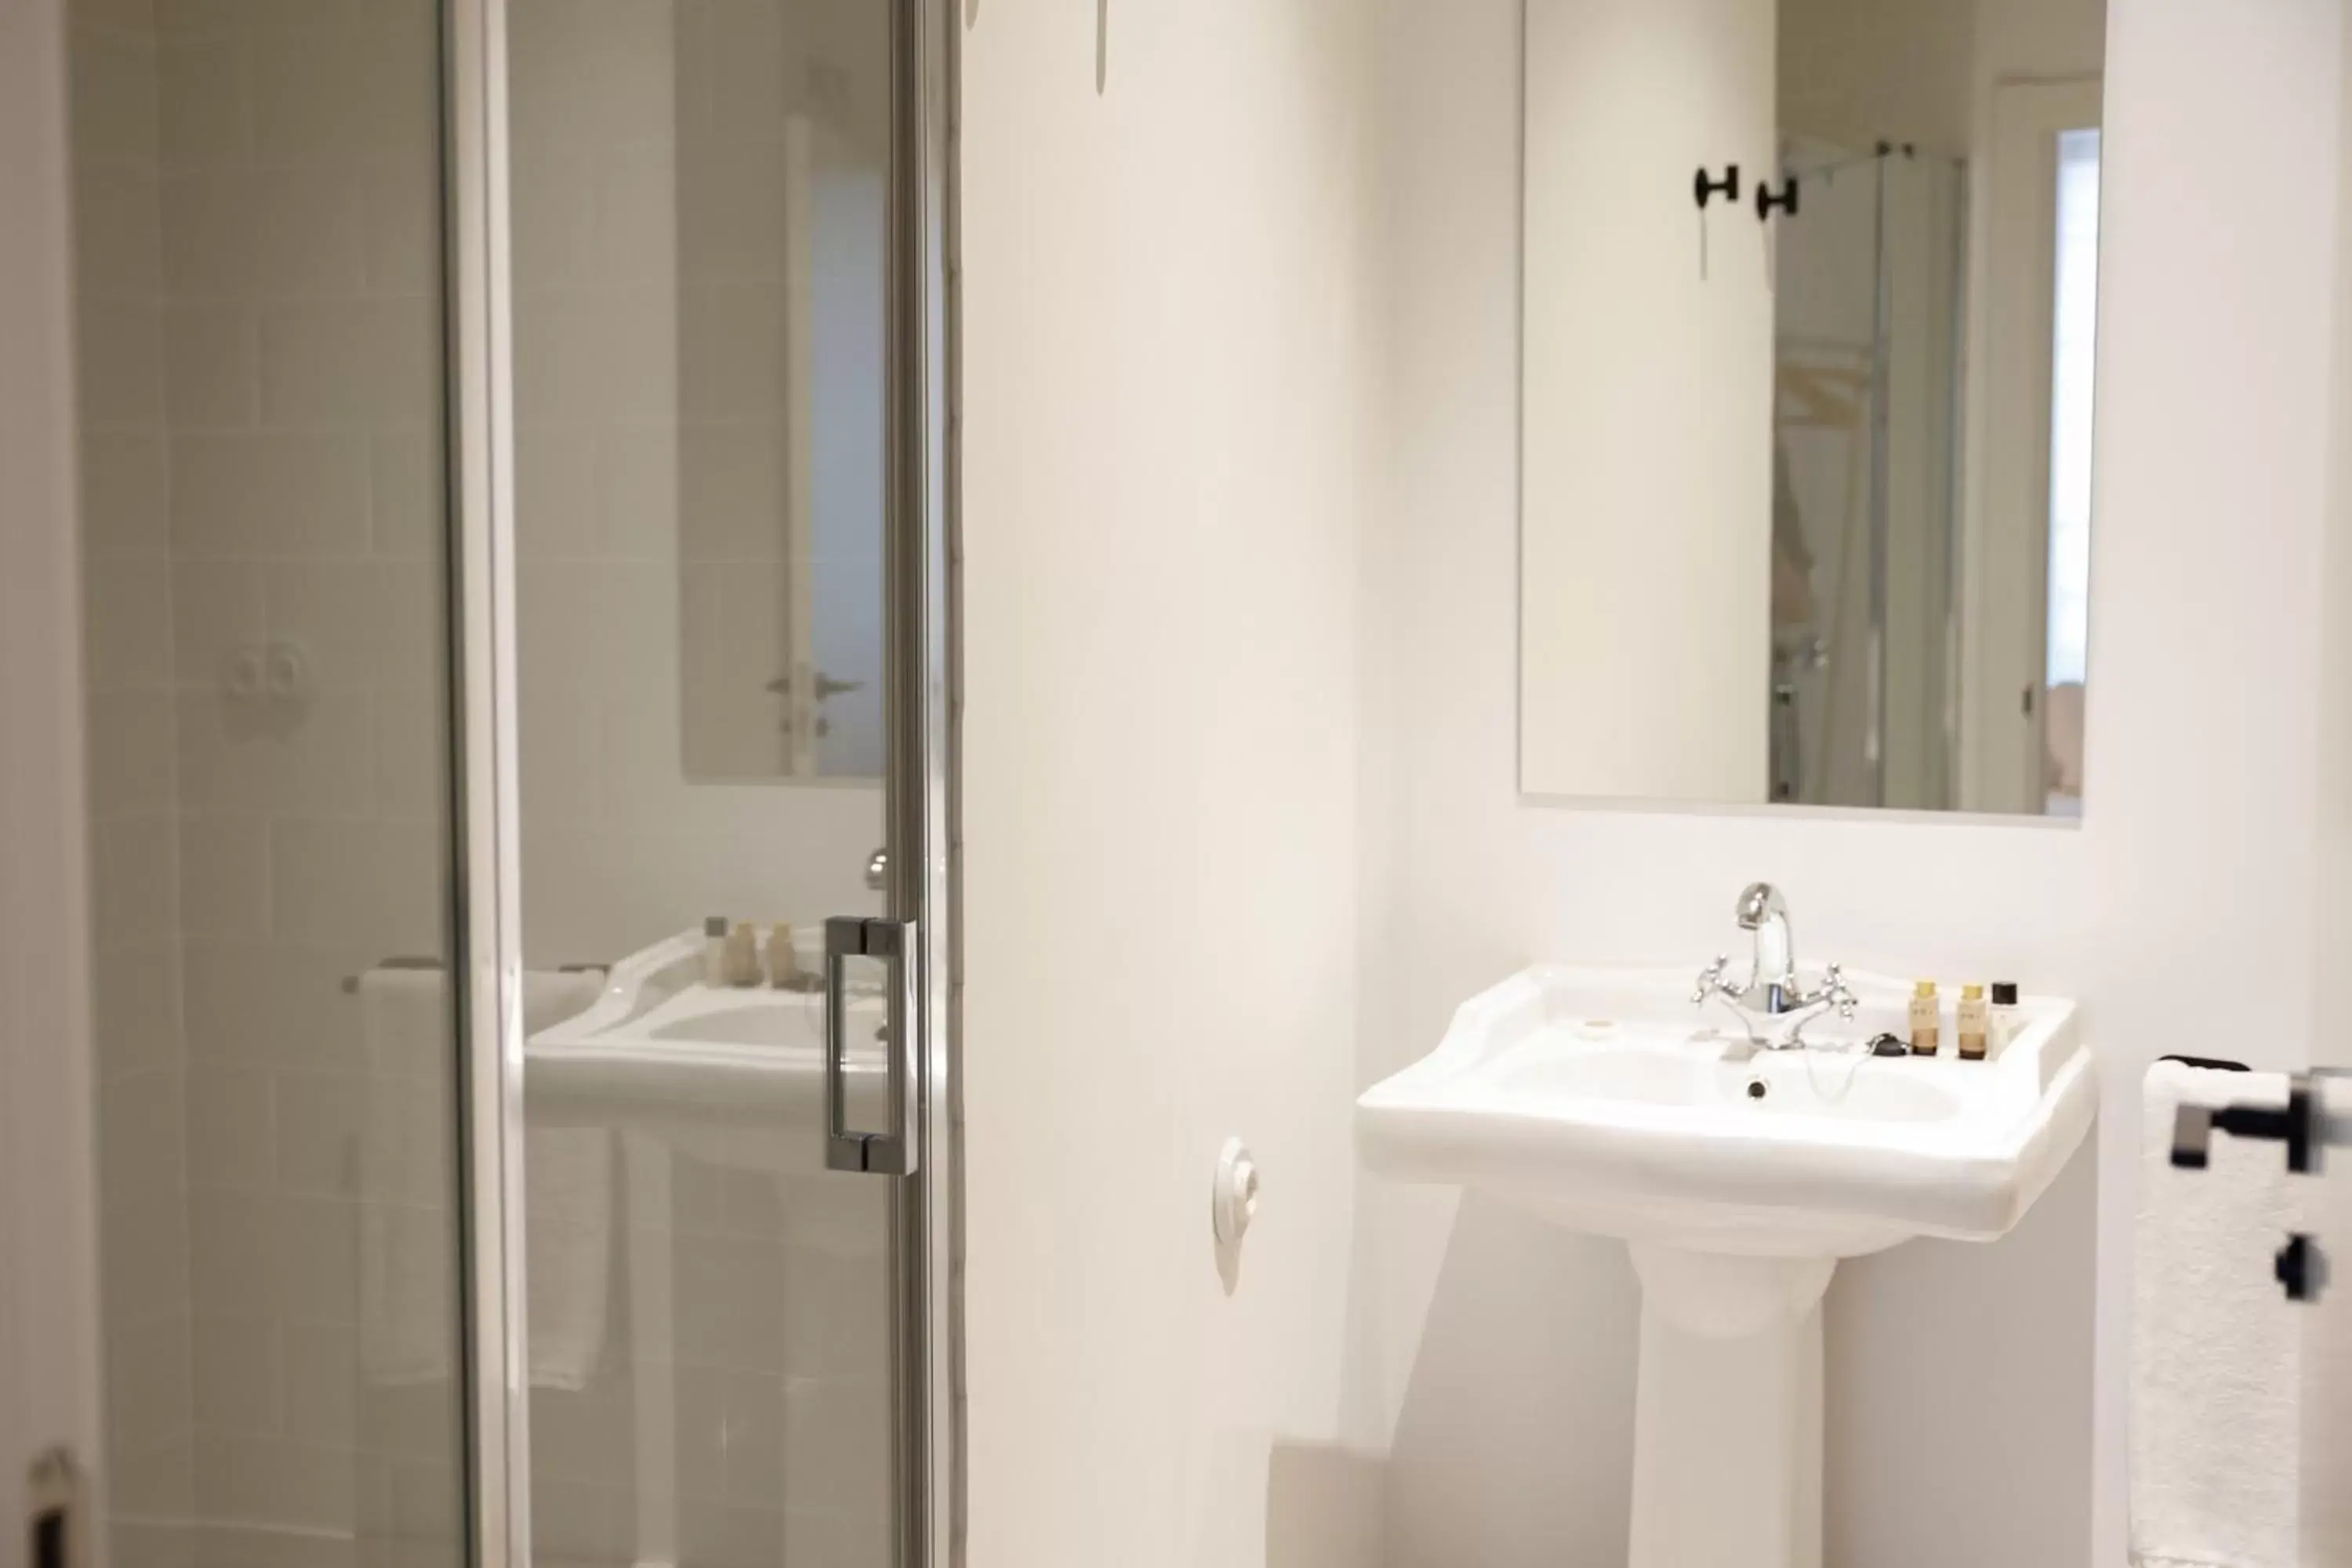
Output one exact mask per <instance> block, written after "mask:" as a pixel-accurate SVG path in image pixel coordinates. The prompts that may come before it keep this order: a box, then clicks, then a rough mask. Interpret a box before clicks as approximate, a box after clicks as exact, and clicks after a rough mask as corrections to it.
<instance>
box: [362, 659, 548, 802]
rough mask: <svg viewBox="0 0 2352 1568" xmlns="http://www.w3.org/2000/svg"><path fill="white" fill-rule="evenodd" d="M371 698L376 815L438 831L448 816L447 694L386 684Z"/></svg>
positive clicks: (432, 688)
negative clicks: (373, 720)
mask: <svg viewBox="0 0 2352 1568" xmlns="http://www.w3.org/2000/svg"><path fill="white" fill-rule="evenodd" d="M373 704H374V710H375V766H376V774H375V809H376V812H377V814H378V815H379V816H383V818H385V819H386V820H388V821H395V822H414V823H421V824H426V825H429V826H434V827H435V828H436V829H438V827H439V826H440V825H441V824H442V823H443V822H444V821H445V820H446V818H447V816H448V814H449V791H450V784H449V766H450V756H449V744H448V738H449V733H450V714H449V703H448V699H447V696H446V693H445V692H444V691H443V689H441V688H439V687H437V686H435V685H432V684H429V683H428V684H426V685H424V686H410V687H387V688H385V689H383V690H381V691H378V692H377V693H376V694H375V695H374V697H373ZM526 752H528V746H527V745H526Z"/></svg>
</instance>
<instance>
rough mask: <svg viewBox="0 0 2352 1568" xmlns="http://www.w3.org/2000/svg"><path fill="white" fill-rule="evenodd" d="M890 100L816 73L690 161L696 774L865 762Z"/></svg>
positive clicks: (689, 700) (878, 505) (753, 775)
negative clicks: (784, 106) (788, 97)
mask: <svg viewBox="0 0 2352 1568" xmlns="http://www.w3.org/2000/svg"><path fill="white" fill-rule="evenodd" d="M875 58H881V57H880V56H879V54H878V53H877V55H876V57H875ZM886 103H887V99H885V98H884V97H882V96H881V95H880V94H877V93H871V92H868V93H855V92H852V91H850V90H849V89H847V88H846V87H845V85H843V84H842V83H839V82H835V81H830V80H829V79H828V78H827V77H826V75H825V73H824V72H821V71H814V70H813V71H812V72H811V73H810V75H809V79H808V81H807V83H806V84H805V86H804V87H803V90H802V91H801V92H800V93H799V94H798V95H797V101H796V102H795V103H794V104H793V107H792V109H791V110H790V111H789V112H787V113H785V114H783V115H782V117H781V122H780V123H774V124H772V123H768V122H765V121H751V122H749V123H747V124H745V125H743V126H740V127H739V126H737V125H735V124H733V123H731V122H730V121H729V120H727V119H726V118H725V117H721V118H720V119H719V121H718V122H717V123H716V124H715V125H714V126H712V127H711V129H710V131H709V138H710V140H711V141H712V142H714V143H715V145H712V146H709V147H703V146H699V145H698V146H697V147H696V148H695V149H694V155H693V157H692V159H691V161H690V163H688V167H687V175H688V179H687V186H686V189H685V191H684V194H683V199H684V204H685V212H684V221H683V223H682V226H681V233H680V237H679V256H678V271H679V275H680V284H681V289H682V291H683V293H684V296H685V298H684V309H685V315H686V321H687V322H688V331H687V332H686V334H685V339H684V342H683V345H682V347H681V350H680V353H679V361H678V377H679V383H680V386H679V392H680V399H681V405H682V414H683V420H682V428H681V431H680V441H679V456H678V506H679V544H680V551H679V554H680V559H679V591H680V616H681V628H682V630H681V644H682V646H681V648H680V658H679V679H680V682H681V684H682V686H683V688H684V689H683V691H682V692H681V694H680V695H681V714H682V719H681V724H680V736H679V743H680V747H681V752H682V756H683V763H684V768H685V773H686V776H687V777H688V779H689V780H692V781H695V782H698V783H715V782H728V783H734V782H751V781H756V780H764V779H796V780H814V779H853V780H872V779H877V778H879V777H880V776H881V773H882V771H883V754H884V752H883V724H882V715H883V689H882V682H883V672H882V643H883V627H882V616H883V593H882V551H883V526H882V509H883V489H884V460H883V447H884V438H885V409H884V390H883V366H884V363H885V346H886V345H885V343H884V341H883V331H884V297H883V281H884V278H885V265H884V249H885V246H886V243H887V212H886V208H885V198H886V195H887V126H886V125H885V124H883V123H882V122H881V121H880V120H879V117H878V116H879V110H880V109H881V108H882V107H883V106H884V105H885V104H886Z"/></svg>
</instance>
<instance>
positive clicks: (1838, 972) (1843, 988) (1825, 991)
mask: <svg viewBox="0 0 2352 1568" xmlns="http://www.w3.org/2000/svg"><path fill="white" fill-rule="evenodd" d="M1821 995H1822V1001H1824V1002H1827V1003H1828V1004H1829V1005H1831V1006H1832V1007H1835V1008H1836V1009H1837V1016H1839V1017H1841V1018H1851V1017H1853V1016H1854V1015H1855V1014H1856V1013H1859V1012H1860V1011H1862V998H1861V997H1859V996H1857V995H1855V994H1853V986H1851V985H1848V984H1846V983H1845V966H1844V965H1843V964H1837V963H1832V964H1831V965H1830V966H1829V967H1828V968H1827V969H1824V970H1822V991H1821Z"/></svg>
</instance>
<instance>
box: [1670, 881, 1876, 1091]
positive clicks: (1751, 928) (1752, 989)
mask: <svg viewBox="0 0 2352 1568" xmlns="http://www.w3.org/2000/svg"><path fill="white" fill-rule="evenodd" d="M1733 915H1734V917H1735V918H1736V919H1737V920H1738V922H1739V928H1740V929H1741V930H1742V931H1747V932H1748V933H1749V934H1750V935H1751V936H1753V937H1754V939H1755V943H1756V949H1755V956H1754V959H1753V961H1752V962H1751V963H1750V965H1749V968H1748V984H1745V985H1739V984H1733V983H1732V982H1731V981H1728V980H1727V979H1725V978H1724V972H1725V971H1726V970H1727V969H1728V968H1729V967H1730V960H1729V959H1728V958H1718V959H1717V960H1716V961H1715V963H1712V964H1710V965H1708V966H1707V968H1706V971H1705V972H1704V973H1701V974H1700V975H1699V979H1698V986H1697V989H1696V991H1695V992H1694V993H1693V995H1692V1000H1693V1001H1695V1002H1696V1003H1698V1004H1699V1005H1702V1006H1704V1005H1706V1004H1707V1003H1708V1002H1711V1001H1722V1002H1725V1003H1727V1004H1729V1005H1730V1006H1731V1008H1732V1010H1733V1011H1734V1012H1736V1013H1738V1015H1739V1019H1740V1022H1741V1024H1742V1025H1744V1026H1746V1028H1747V1031H1748V1044H1749V1046H1750V1047H1752V1048H1757V1049H1764V1050H1788V1049H1790V1048H1793V1047H1798V1046H1801V1045H1802V1044H1803V1043H1804V1042H1803V1040H1802V1038H1801V1031H1802V1030H1803V1028H1804V1026H1805V1024H1806V1022H1807V1020H1809V1019H1810V1018H1811V1017H1812V1016H1814V1015H1815V1014H1817V1013H1820V1012H1822V1011H1823V1010H1824V1009H1827V1008H1832V1007H1833V1008H1835V1009H1836V1010H1837V1013H1838V1016H1840V1017H1843V1018H1851V1017H1853V1015H1854V1012H1855V1009H1856V1007H1857V1006H1858V1003H1857V1000H1856V998H1855V996H1854V994H1853V990H1852V989H1851V988H1850V987H1848V986H1847V984H1846V983H1845V977H1844V975H1843V973H1840V971H1839V968H1838V966H1837V965H1836V964H1834V963H1832V964H1831V965H1830V966H1829V968H1828V969H1826V970H1824V971H1823V972H1822V983H1821V984H1819V985H1818V986H1815V987H1812V988H1811V989H1810V990H1809V989H1807V988H1806V987H1805V986H1804V985H1803V984H1801V982H1800V981H1799V980H1798V978H1797V951H1796V938H1795V935H1794V933H1793V931H1791V929H1790V921H1789V901H1788V900H1786V899H1784V898H1782V897H1781V896H1780V889H1778V888H1775V887H1774V886H1772V884H1771V883H1769V882H1751V883H1749V884H1748V888H1747V889H1746V890H1745V891H1743V892H1742V893H1741V894H1740V895H1739V902H1738V906H1737V907H1736V908H1735V909H1734V910H1733Z"/></svg>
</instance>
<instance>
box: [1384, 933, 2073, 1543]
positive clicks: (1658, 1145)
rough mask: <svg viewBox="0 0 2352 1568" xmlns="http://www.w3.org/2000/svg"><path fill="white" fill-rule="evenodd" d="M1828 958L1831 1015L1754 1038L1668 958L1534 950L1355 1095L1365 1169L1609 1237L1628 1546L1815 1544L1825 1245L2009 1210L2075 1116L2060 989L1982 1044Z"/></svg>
mask: <svg viewBox="0 0 2352 1568" xmlns="http://www.w3.org/2000/svg"><path fill="white" fill-rule="evenodd" d="M1844 979H1845V982H1846V984H1847V985H1848V986H1849V987H1850V988H1851V990H1852V992H1853V1000H1854V1004H1855V1005H1854V1007H1853V1016H1852V1017H1851V1018H1844V1017H1839V1016H1835V1015H1834V1014H1828V1015H1824V1016H1820V1017H1817V1018H1814V1019H1811V1020H1809V1021H1808V1023H1807V1026H1806V1028H1805V1029H1804V1030H1803V1031H1802V1032H1801V1035H1802V1037H1803V1038H1805V1039H1807V1040H1809V1041H1811V1044H1810V1045H1808V1046H1804V1047H1797V1048H1791V1049H1783V1050H1754V1049H1751V1046H1750V1041H1749V1038H1748V1033H1747V1030H1746V1028H1745V1026H1743V1025H1742V1024H1741V1023H1740V1022H1738V1020H1737V1019H1734V1018H1730V1017H1728V1016H1725V1017H1722V1018H1718V1017H1717V1015H1721V1014H1726V1013H1727V1009H1725V1008H1723V1007H1721V1006H1720V1005H1717V1002H1716V1001H1713V1000H1711V1001H1710V1002H1709V1004H1708V1005H1707V1006H1706V1008H1705V1009H1704V1010H1701V1009H1699V1008H1696V1007H1695V1006H1694V1005H1693V1004H1692V1000H1691V998H1692V988H1691V984H1690V979H1689V976H1688V975H1687V974H1686V973H1683V972H1680V971H1666V970H1659V971H1633V970H1579V969H1564V968H1542V969H1534V970H1529V971H1528V972H1527V973H1523V974H1520V975H1517V976H1516V977H1514V978H1512V979H1510V980H1507V981H1505V982H1504V983H1503V984H1499V985H1497V986H1496V987H1494V988H1493V989H1492V990H1490V991H1487V992H1486V993H1485V994H1481V995H1479V996H1476V997H1474V998H1472V999H1471V1000H1470V1001H1469V1002H1467V1003H1465V1004H1464V1005H1463V1006H1462V1008H1461V1009H1460V1011H1459V1012H1457V1013H1456V1014H1455V1015H1454V1024H1453V1027H1452V1028H1451V1029H1449V1030H1448V1031H1447V1033H1446V1036H1445V1037H1444V1040H1443V1041H1442V1042H1440V1043H1439V1045H1438V1047H1437V1048H1436V1049H1435V1050H1434V1051H1433V1052H1431V1053H1430V1054H1429V1055H1428V1056H1427V1057H1424V1058H1423V1059H1421V1060H1420V1061H1418V1062H1415V1063H1414V1064H1413V1065H1412V1066H1411V1067H1409V1068H1405V1069H1404V1070H1403V1071H1402V1072H1400V1073H1397V1074H1395V1075H1393V1076H1392V1077H1391V1078H1389V1079H1385V1080H1383V1081H1382V1082H1381V1083H1379V1084H1376V1085H1374V1086H1373V1087H1372V1088H1371V1089H1370V1090H1368V1091H1367V1092H1366V1093H1365V1094H1364V1095H1363V1096H1362V1098H1361V1099H1360V1100H1358V1102H1357V1113H1356V1129H1357V1145H1358V1149H1359V1152H1360V1156H1361V1158H1362V1160H1363V1162H1364V1163H1365V1164H1366V1166H1367V1167H1369V1168H1370V1170H1372V1171H1373V1172H1375V1173H1381V1174H1384V1175H1387V1176H1391V1177H1393V1178H1396V1179H1399V1180H1402V1181H1406V1182H1413V1183H1428V1184H1444V1185H1449V1186H1460V1187H1468V1188H1473V1189H1475V1190H1477V1191H1479V1192H1482V1193H1485V1194H1490V1195H1492V1196H1493V1197H1495V1198H1496V1199H1499V1200H1500V1201H1502V1202H1504V1203H1506V1204H1508V1205H1512V1206H1513V1207H1515V1208H1519V1209H1523V1210H1525V1211H1528V1212H1529V1213H1531V1214H1534V1215H1539V1216H1541V1217H1542V1218H1544V1219H1546V1220H1548V1221H1549V1222H1551V1223H1553V1224H1556V1225H1559V1226H1565V1227H1567V1228H1569V1229H1571V1230H1577V1231H1581V1232H1585V1233H1587V1234H1590V1235H1596V1236H1606V1237H1620V1238H1622V1239H1623V1240H1624V1241H1625V1242H1627V1243H1628V1245H1629V1248H1630V1251H1631V1253H1632V1257H1633V1266H1634V1269H1635V1271H1636V1273H1637V1274H1638V1275H1639V1277H1640V1279H1641V1282H1642V1290H1643V1321H1642V1361H1641V1370H1640V1374H1639V1378H1640V1390H1641V1392H1640V1398H1639V1410H1640V1414H1639V1416H1638V1419H1637V1422H1636V1433H1635V1458H1634V1529H1633V1538H1634V1542H1635V1547H1634V1551H1633V1558H1632V1560H1633V1563H1635V1564H1636V1568H1681V1565H1683V1564H1689V1563H1707V1564H1710V1568H1750V1565H1757V1568H1761V1565H1765V1564H1775V1565H1780V1568H1786V1565H1787V1564H1790V1563H1818V1561H1819V1557H1818V1553H1817V1552H1809V1551H1808V1550H1806V1548H1807V1546H1808V1543H1809V1542H1817V1540H1818V1531H1819V1521H1820V1519H1821V1506H1822V1501H1821V1452H1820V1444H1821V1438H1820V1433H1821V1429H1822V1428H1821V1401H1822V1314H1821V1300H1822V1293H1823V1291H1824V1290H1826V1289H1827V1288H1828V1286H1829V1281H1830V1278H1831V1275H1832V1272H1833V1271H1834V1269H1835V1268H1836V1266H1837V1263H1838V1260H1839V1259H1841V1258H1852V1257H1857V1256H1860V1255H1863V1254H1865V1253H1871V1252H1877V1251H1881V1250H1883V1249H1885V1248H1887V1247H1895V1246H1897V1245H1899V1244H1901V1243H1902V1242H1904V1241H1906V1240H1908V1239H1910V1238H1911V1237H1921V1236H1935V1237H1954V1238H1959V1239H1966V1240H1974V1241H1990V1240H1992V1239H1995V1238H1996V1237H2000V1236H2002V1235H2005V1234H2006V1233H2007V1232H2008V1231H2009V1230H2010V1229H2011V1227H2012V1226H2015V1225H2016V1224H2017V1222H2018V1221H2019V1219H2020V1218H2021V1217H2022V1216H2023V1215H2024V1214H2025V1212H2026V1210H2027V1209H2028V1208H2029V1207H2030V1206H2031V1205H2032V1204H2033V1202H2034V1200H2035V1199H2036V1198H2037V1197H2039V1196H2040V1195H2041V1194H2042V1191H2043V1189H2044V1188H2046V1187H2047V1186H2048V1185H2049V1184H2050V1183H2051V1181H2052V1180H2053V1178H2054V1177H2055V1176H2056V1175H2057V1173H2058V1172H2059V1170H2060V1168H2061V1167H2062V1166H2063V1165H2064V1164H2065V1163H2066V1161H2067V1160H2068V1159H2069V1158H2070V1157H2071V1156H2072V1155H2073V1153H2074V1150H2075V1148H2076V1147H2077V1146H2078V1145H2079V1144H2080V1143H2081V1142H2082V1141H2083V1138H2084V1134H2085V1132H2086V1131H2088V1130H2089V1128H2090V1125H2091V1121H2092V1118H2093V1115H2094V1112H2095V1106H2096V1103H2097V1100H2096V1096H2097V1089H2096V1085H2095V1079H2094V1078H2093V1074H2092V1071H2091V1060H2090V1057H2089V1054H2088V1052H2086V1051H2085V1050H2084V1047H2083V1044H2082V1040H2081V1036H2080V1032H2079V1030H2078V1028H2077V1025H2076V1018H2075V1010H2074V1004H2073V1003H2071V1002H2067V1001H2063V1000H2059V999H2056V998H2050V997H2029V998H2025V999H2023V1000H2022V1001H2021V1004H2020V1006H2019V1009H2018V1014H2017V1021H2018V1027H2017V1030H2016V1032H2015V1034H2014V1035H2013V1036H2012V1037H2011V1038H2010V1040H2009V1042H2008V1043H2007V1045H2006V1046H2005V1047H2003V1048H2002V1049H2001V1050H2000V1052H1999V1054H1998V1055H1997V1056H1996V1057H1995V1058H1993V1059H1990V1060H1984V1061H1965V1060H1962V1059H1960V1058H1958V1056H1957V1055H1944V1056H1937V1057H1910V1056H1902V1057H1878V1056H1874V1055H1872V1054H1870V1050H1869V1042H1870V1040H1871V1038H1872V1037H1873V1036H1874V1035H1876V1034H1878V1033H1879V1032H1880V1031H1881V1030H1882V1029H1890V1030H1891V1029H1895V1028H1898V1027H1900V1020H1901V1018H1902V1016H1903V1011H1904V1005H1905V998H1906V993H1907V990H1908V987H1906V986H1905V985H1903V984H1899V983H1897V982H1895V981H1893V980H1888V979H1885V978H1882V977H1877V976H1872V975H1864V974H1852V973H1848V974H1846V975H1845V976H1844ZM1948 1048H1949V1047H1948ZM1792 1434H1794V1435H1796V1436H1793V1437H1792V1436H1791V1435H1792ZM1808 1435H1809V1436H1808ZM1708 1455H1721V1456H1724V1457H1725V1458H1727V1459H1730V1458H1736V1459H1737V1463H1736V1464H1726V1465H1717V1464H1709V1463H1703V1462H1700V1460H1701V1458H1702V1457H1704V1456H1708Z"/></svg>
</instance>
